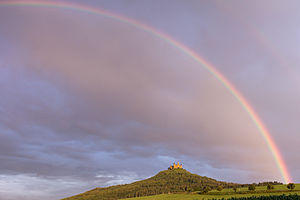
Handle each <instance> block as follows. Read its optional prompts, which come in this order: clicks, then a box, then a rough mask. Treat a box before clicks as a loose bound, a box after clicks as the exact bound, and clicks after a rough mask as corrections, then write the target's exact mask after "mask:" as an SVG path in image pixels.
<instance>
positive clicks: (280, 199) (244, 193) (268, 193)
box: [128, 184, 300, 200]
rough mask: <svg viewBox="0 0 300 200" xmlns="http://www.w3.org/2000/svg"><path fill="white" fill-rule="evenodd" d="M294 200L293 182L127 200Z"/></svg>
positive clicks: (299, 195)
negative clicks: (291, 185)
mask: <svg viewBox="0 0 300 200" xmlns="http://www.w3.org/2000/svg"><path fill="white" fill-rule="evenodd" d="M212 199H229V200H255V199H258V200H269V199H272V200H273V199H275V200H285V199H289V200H294V199H300V184H295V188H294V189H293V190H290V189H288V188H287V185H274V188H273V189H269V190H268V188H267V185H264V186H256V187H255V190H254V191H249V185H248V186H246V185H244V187H239V188H237V189H236V192H235V191H234V189H233V188H228V189H223V190H222V191H218V190H212V191H209V192H207V193H206V194H203V193H202V194H199V192H191V193H181V194H161V195H155V196H147V197H139V198H130V199H128V200H212Z"/></svg>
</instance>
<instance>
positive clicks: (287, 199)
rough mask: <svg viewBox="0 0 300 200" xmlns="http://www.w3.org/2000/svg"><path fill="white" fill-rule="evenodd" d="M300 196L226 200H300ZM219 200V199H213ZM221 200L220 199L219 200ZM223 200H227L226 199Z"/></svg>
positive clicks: (231, 199) (232, 199) (230, 199)
mask: <svg viewBox="0 0 300 200" xmlns="http://www.w3.org/2000/svg"><path fill="white" fill-rule="evenodd" d="M299 199H300V196H299V195H297V194H290V195H284V194H283V195H273V196H260V197H255V196H253V197H232V198H229V199H226V200H299ZM212 200H217V199H212ZM218 200H220V199H218ZM222 200H225V199H224V198H223V199H222Z"/></svg>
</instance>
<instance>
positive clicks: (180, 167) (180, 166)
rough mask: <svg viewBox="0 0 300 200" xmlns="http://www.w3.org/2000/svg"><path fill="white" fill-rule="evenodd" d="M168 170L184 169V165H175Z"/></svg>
mask: <svg viewBox="0 0 300 200" xmlns="http://www.w3.org/2000/svg"><path fill="white" fill-rule="evenodd" d="M168 169H182V164H179V162H177V164H175V163H173V165H171V166H170V167H169V168H168Z"/></svg>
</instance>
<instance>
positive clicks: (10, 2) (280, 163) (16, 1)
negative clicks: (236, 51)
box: [0, 0, 292, 183]
mask: <svg viewBox="0 0 300 200" xmlns="http://www.w3.org/2000/svg"><path fill="white" fill-rule="evenodd" d="M7 6H30V7H52V8H60V9H69V10H74V11H81V12H87V13H91V14H96V15H101V16H104V17H108V18H111V19H114V20H118V21H120V22H123V23H126V24H128V25H130V26H133V27H135V28H138V29H141V30H144V31H145V32H148V33H150V34H152V35H154V36H156V37H158V38H160V39H162V40H164V41H165V42H167V43H168V44H170V45H172V46H174V47H176V48H178V49H180V50H181V51H183V52H184V53H185V54H187V55H189V56H190V57H191V58H193V59H194V60H195V61H196V62H197V63H199V64H200V65H201V66H202V67H204V68H205V69H207V70H208V71H209V72H210V73H211V74H212V75H213V76H214V77H215V78H216V79H218V80H219V81H220V82H221V83H222V84H223V86H224V87H225V88H226V89H227V90H228V91H229V92H230V93H231V94H232V95H233V96H234V97H235V98H236V100H237V101H238V102H239V103H240V105H241V106H242V107H243V108H244V110H245V111H246V112H247V113H248V114H249V116H250V118H251V120H252V121H253V122H254V123H255V125H256V126H257V128H258V130H259V132H260V133H261V135H262V136H263V138H264V140H265V142H266V144H267V146H268V148H269V150H270V151H271V153H272V155H273V157H274V160H275V162H276V165H277V167H278V169H279V171H280V173H281V176H282V178H283V180H284V181H285V183H289V182H292V179H291V177H290V175H289V172H288V170H287V166H286V164H285V162H284V160H283V158H282V156H281V154H280V152H279V149H278V148H277V146H276V144H275V142H274V140H273V138H272V136H271V134H270V132H269V131H268V130H267V128H266V126H265V125H264V124H263V123H262V120H261V119H260V117H259V116H258V114H257V113H256V112H255V110H254V109H253V108H252V107H251V106H250V104H249V103H248V102H247V100H246V99H245V98H244V97H243V95H242V94H241V93H240V92H239V91H238V90H237V89H236V88H235V86H234V85H233V84H231V83H230V81H229V80H228V79H227V78H226V77H225V76H223V75H222V74H221V73H220V72H219V71H218V70H217V69H216V68H215V67H214V66H212V65H211V64H210V63H209V62H207V61H206V60H205V59H204V58H202V57H201V56H200V55H198V54H197V53H196V52H194V51H193V50H191V49H189V48H188V47H186V46H185V45H184V44H182V43H180V42H179V41H176V40H175V39H173V38H172V37H171V36H169V35H167V34H165V33H163V32H161V31H159V30H157V29H155V28H153V27H150V26H148V25H145V24H143V23H141V22H139V21H136V20H134V19H130V18H128V17H126V16H121V15H119V14H115V13H112V12H109V11H107V10H103V9H100V8H94V7H90V6H86V5H81V4H75V3H69V2H57V1H31V0H28V1H27V0H22V1H21V0H4V1H0V7H7Z"/></svg>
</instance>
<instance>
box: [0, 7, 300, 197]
mask: <svg viewBox="0 0 300 200" xmlns="http://www.w3.org/2000/svg"><path fill="white" fill-rule="evenodd" d="M166 2H167V1H163V3H162V6H161V7H160V8H157V5H149V3H145V2H144V3H140V4H139V3H137V4H128V5H127V7H126V6H125V8H124V9H123V10H122V9H121V8H119V7H118V6H117V4H116V3H115V4H114V3H111V4H108V3H107V2H106V3H103V5H104V4H105V5H104V6H106V7H107V8H108V9H115V11H116V12H120V13H122V12H124V13H122V14H126V15H128V16H131V15H132V16H131V17H137V16H135V15H138V16H139V17H140V19H142V20H144V21H145V23H148V24H151V25H152V26H157V27H159V28H162V29H163V27H165V28H166V30H164V31H166V32H168V30H169V31H170V32H171V33H172V31H174V36H175V37H178V38H179V39H180V40H181V41H186V42H183V43H186V44H187V45H188V46H191V47H193V49H196V50H197V51H198V52H199V54H201V55H202V54H203V55H204V56H205V58H207V59H208V60H209V61H211V63H213V64H214V65H215V66H216V67H219V69H220V70H221V71H222V72H223V73H224V75H226V76H227V77H228V79H230V80H231V81H232V82H233V83H234V84H235V85H236V86H238V87H237V88H238V89H239V90H240V91H242V93H243V94H244V95H245V97H246V98H247V99H248V100H249V102H251V104H252V105H253V107H254V108H255V109H256V111H257V112H258V113H259V115H260V116H261V118H262V119H263V121H264V122H265V123H266V125H267V127H268V128H269V129H270V132H271V133H272V134H273V136H274V139H275V141H276V142H277V143H278V144H279V145H278V146H279V148H280V150H281V151H282V154H283V155H284V158H285V159H286V161H287V163H288V166H289V167H290V170H291V171H292V175H293V177H295V178H299V173H298V172H297V170H296V166H297V164H298V162H297V161H296V160H295V157H296V158H297V155H295V154H294V153H293V152H294V151H295V148H294V146H295V144H296V143H297V142H298V140H296V139H295V137H296V136H297V130H299V129H298V127H299V125H298V123H297V116H298V114H299V109H298V108H299V106H297V105H298V102H299V101H298V100H299V93H297V92H296V90H297V89H298V88H299V81H298V82H297V80H298V79H297V78H296V75H295V73H290V72H287V71H286V70H285V69H283V68H282V66H280V65H279V64H277V62H276V61H277V60H276V59H277V58H273V57H272V54H262V52H263V51H267V47H265V49H261V44H256V43H254V42H253V41H254V39H253V38H252V37H251V34H249V33H248V32H247V31H245V29H244V28H243V26H238V27H236V26H237V24H238V23H237V22H235V21H234V20H233V19H234V17H233V16H232V15H234V13H231V15H228V16H227V13H226V12H225V11H226V9H225V8H224V12H221V13H220V12H217V11H218V9H221V8H222V5H220V4H219V3H217V2H214V3H209V4H205V3H203V6H205V7H206V8H208V9H210V10H212V11H215V12H216V14H215V15H213V14H212V13H214V12H210V13H207V12H203V13H201V14H196V13H197V12H196V11H197V10H198V9H197V8H198V7H199V5H202V3H195V5H194V6H193V9H192V7H191V6H189V5H187V4H185V3H184V2H183V1H176V2H174V6H173V7H171V8H169V10H168V8H167V7H166V6H167V3H166ZM99 4H100V3H99ZM106 4H107V5H106ZM183 4H184V5H185V7H183V8H182V7H181V6H180V5H183ZM198 4H199V5H198ZM231 4H232V5H234V2H231ZM148 6H150V7H149V8H156V9H155V11H154V12H157V14H158V15H157V16H154V17H152V18H151V17H150V15H147V12H145V13H144V12H142V10H143V9H145V8H147V7H148ZM197 6H198V7H197ZM136 7H139V9H140V10H138V11H137V10H136ZM238 7H243V5H239V4H237V5H236V7H235V8H238ZM160 9H165V10H167V11H168V12H167V13H166V14H165V16H162V12H161V11H162V10H160ZM189 9H191V12H188V11H189ZM199 9H200V10H204V9H203V8H200V7H199ZM270 9H271V10H276V8H274V9H273V8H272V7H271V8H270ZM252 10H253V11H254V13H255V14H257V15H258V16H260V15H261V13H260V10H259V9H256V7H255V5H254V4H253V8H252ZM0 11H1V12H0V41H1V44H2V45H1V46H0V52H1V54H0V94H1V98H0V113H1V115H0V122H1V124H0V163H1V164H0V177H1V181H0V194H1V195H2V196H6V197H7V198H9V199H12V200H13V199H18V198H20V196H18V195H20V194H21V193H22V192H23V191H26V190H28V189H27V188H26V187H28V188H35V189H34V190H32V191H31V193H29V194H27V195H28V196H27V197H24V198H25V199H26V198H28V199H34V198H36V199H39V198H41V197H43V198H45V199H46V198H48V199H53V198H62V197H65V196H68V195H73V194H76V193H79V192H83V191H85V190H87V189H92V188H93V187H99V186H107V185H113V184H122V183H127V182H131V181H134V180H140V179H142V178H145V177H149V176H151V175H153V174H155V173H156V172H157V171H159V170H162V169H165V168H167V167H168V165H169V164H170V163H171V162H173V161H175V160H181V161H183V163H184V166H185V167H186V168H187V169H188V170H191V171H193V172H195V173H199V174H200V175H206V176H211V177H213V178H216V179H221V180H226V181H238V182H252V181H264V180H275V179H276V180H280V181H281V175H280V174H279V171H278V169H277V166H276V164H275V161H274V158H273V157H272V155H271V153H270V151H269V149H268V148H267V145H266V143H265V141H264V140H263V137H262V135H261V134H260V133H259V131H258V129H257V127H256V126H255V124H254V123H253V121H252V120H251V118H250V117H249V115H248V114H247V112H246V111H245V110H244V109H243V108H242V107H241V105H240V104H239V103H238V101H237V100H236V99H235V98H234V97H233V96H232V95H231V94H230V92H229V91H228V90H227V89H226V88H225V87H224V86H223V85H222V83H221V82H220V81H218V80H217V79H216V78H215V77H214V76H212V75H211V74H210V73H209V72H208V71H207V70H205V68H203V67H202V66H201V65H200V64H199V63H196V62H195V61H194V60H193V59H191V57H189V56H188V55H186V54H184V53H183V52H182V51H181V50H179V49H176V48H174V47H173V46H171V45H169V44H168V43H167V42H166V41H164V40H162V39H159V38H157V37H154V36H153V35H151V34H149V33H146V32H144V31H143V30H140V29H137V28H134V27H132V26H130V25H128V24H124V23H121V22H119V21H115V20H112V19H109V18H105V17H103V16H96V15H93V14H89V13H80V12H75V11H71V10H62V9H55V8H51V9H50V8H31V7H26V8H24V7H23V8H21V7H18V8H14V7H8V8H0ZM179 11H180V12H179ZM176 12H179V13H180V14H182V15H177V18H178V19H180V20H181V21H180V20H179V21H178V23H179V25H177V24H175V23H174V24H173V22H172V23H170V24H166V22H168V21H169V20H168V19H169V17H171V16H175V14H176ZM281 15H282V14H281ZM281 15H279V16H281ZM179 16H182V17H179ZM224 16H227V17H224ZM261 16H262V18H263V19H265V17H264V16H263V15H261ZM203 17H205V19H206V20H208V21H207V22H205V20H199V21H197V19H203ZM298 17H299V16H298ZM137 18H138V17H137ZM160 18H161V19H162V21H161V20H160ZM220 18H222V20H223V21H220V20H219V19H220ZM138 19H139V18H138ZM189 19H191V21H192V22H189V23H194V24H195V26H196V27H192V26H190V27H189V23H187V24H185V25H184V24H183V23H184V22H186V21H188V20H189ZM298 19H299V18H298ZM164 20H166V22H165V23H163V21H164ZM243 20H245V21H246V20H248V19H243ZM268 21H269V20H268ZM268 21H266V22H265V23H268ZM248 23H250V22H248ZM180 24H182V26H183V27H185V28H191V29H188V30H191V31H190V32H189V31H187V30H184V29H183V30H178V29H176V27H177V26H178V27H180ZM232 28H234V29H232ZM239 29H240V32H237V30H239ZM220 31H222V33H220ZM200 33H201V34H200ZM202 33H203V34H202ZM210 33H214V34H210ZM236 36H238V37H236ZM278 37H279V36H278ZM281 39H282V40H283V39H285V38H281ZM229 45H231V46H229ZM293 62H294V63H295V64H296V63H297V62H299V60H296V59H295V58H294V59H293ZM293 70H296V71H299V69H295V68H293ZM291 77H292V78H291ZM283 132H284V133H283ZM289 144H294V145H289ZM237 174H238V177H236V178H232V177H234V175H237ZM13 180H17V181H13ZM6 182H9V183H10V184H8V185H5V184H4V183H6ZM24 183H26V184H24ZM57 183H59V187H57V185H56V184H57ZM38 186H39V187H38ZM13 187H15V188H17V190H18V192H15V193H14V194H12V193H11V192H9V191H10V190H9V188H13ZM43 187H44V188H43ZM45 188H47V189H45ZM40 191H44V193H41V192H40ZM53 193H56V195H52V194H53ZM50 194H51V195H50Z"/></svg>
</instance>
